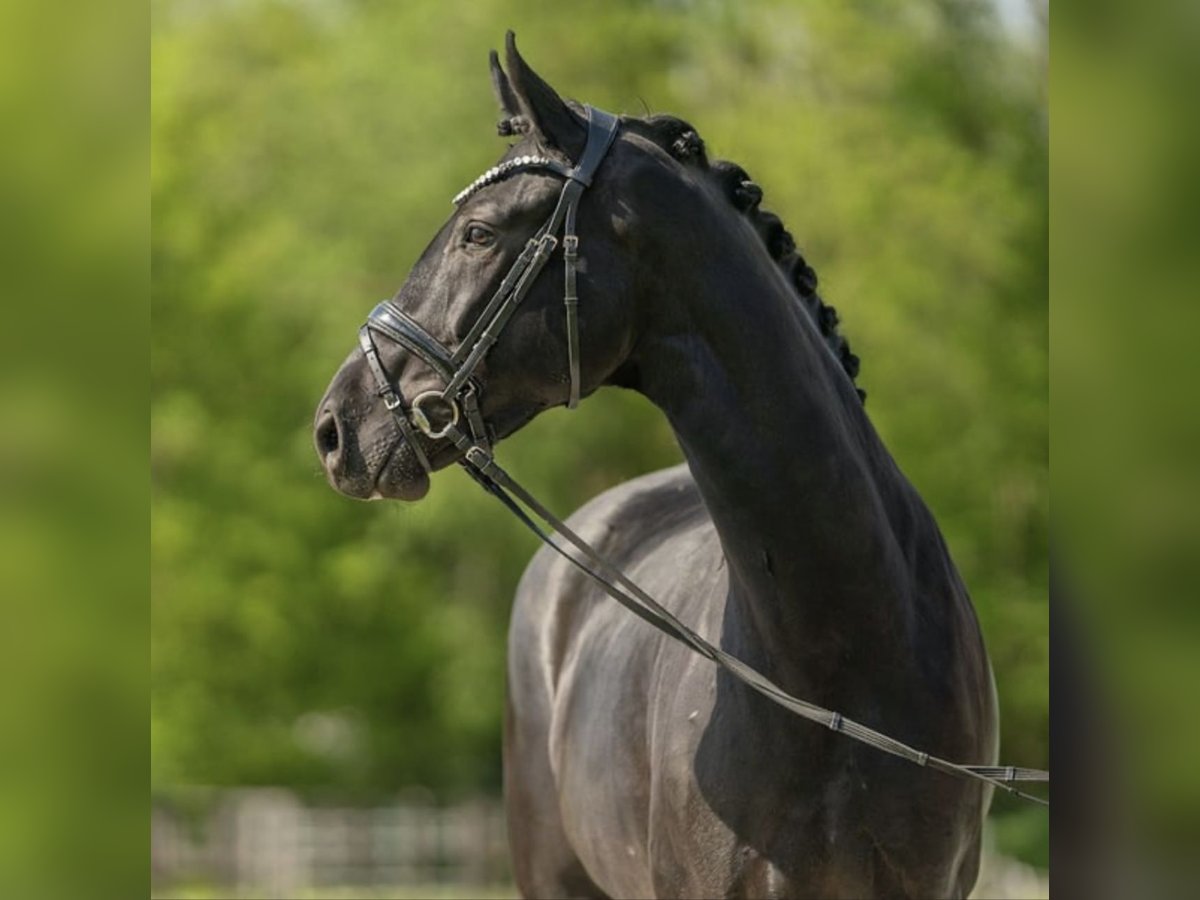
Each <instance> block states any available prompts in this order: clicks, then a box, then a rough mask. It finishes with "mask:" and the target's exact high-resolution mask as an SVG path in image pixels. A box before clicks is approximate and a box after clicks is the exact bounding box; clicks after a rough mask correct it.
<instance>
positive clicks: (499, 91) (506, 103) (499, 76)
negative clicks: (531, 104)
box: [488, 50, 521, 119]
mask: <svg viewBox="0 0 1200 900" xmlns="http://www.w3.org/2000/svg"><path fill="white" fill-rule="evenodd" d="M488 62H489V64H490V65H491V67H492V90H493V91H494V92H495V93H496V102H497V103H499V104H500V112H502V113H504V116H505V118H508V119H511V118H513V117H514V116H519V115H520V114H521V104H520V103H518V102H517V95H516V94H514V93H513V89H512V85H511V84H509V83H508V76H507V75H505V74H504V70H503V69H502V68H500V56H499V54H497V53H496V51H495V50H493V51H491V53H489V54H488Z"/></svg>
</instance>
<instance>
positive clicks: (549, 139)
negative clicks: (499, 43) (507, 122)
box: [504, 31, 587, 160]
mask: <svg viewBox="0 0 1200 900" xmlns="http://www.w3.org/2000/svg"><path fill="white" fill-rule="evenodd" d="M504 44H505V57H506V61H507V62H508V72H509V79H510V80H509V87H510V88H511V92H512V94H513V96H514V97H515V98H516V100H517V102H518V104H519V105H520V108H521V109H520V112H521V114H522V115H523V116H524V117H525V118H526V119H527V120H528V122H529V124H530V126H531V127H532V128H533V130H534V132H535V133H536V134H537V135H538V136H539V137H540V138H542V139H543V142H544V143H546V144H550V145H552V146H554V147H557V148H558V149H560V150H562V151H563V152H565V153H566V154H567V155H568V156H569V157H571V159H576V160H577V159H578V158H579V156H580V154H582V153H583V148H584V145H585V144H586V143H587V125H586V123H585V122H584V120H583V118H582V117H581V116H579V115H578V114H577V113H575V112H574V111H573V110H572V109H571V108H570V107H569V106H567V104H566V103H564V102H563V100H562V98H561V97H559V96H558V94H557V93H555V91H554V88H552V87H550V85H548V84H546V82H545V81H543V80H542V78H541V76H540V75H538V73H537V72H535V71H533V69H531V68H529V66H528V64H526V62H525V60H524V59H522V58H521V54H520V53H519V52H517V38H516V35H514V34H513V33H512V32H511V31H510V32H508V34H506V35H505V38H504Z"/></svg>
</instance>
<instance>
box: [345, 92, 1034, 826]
mask: <svg viewBox="0 0 1200 900" xmlns="http://www.w3.org/2000/svg"><path fill="white" fill-rule="evenodd" d="M586 110H587V116H588V136H587V145H586V146H585V147H584V151H583V155H582V157H580V160H579V164H578V165H576V166H575V167H573V168H572V167H569V166H566V165H563V164H562V163H560V162H558V161H557V160H553V159H550V158H548V157H544V156H519V157H516V158H515V159H511V160H508V161H507V162H504V163H501V164H500V165H498V166H496V167H494V168H492V169H489V170H488V171H487V172H485V173H484V174H483V175H481V176H480V177H479V178H477V179H475V181H474V182H472V183H471V184H470V185H469V186H468V187H467V188H466V189H465V190H463V191H462V192H461V193H459V194H458V196H456V197H455V198H454V203H455V204H456V205H458V204H461V203H463V202H464V201H465V200H466V199H467V198H469V197H470V196H472V195H473V194H474V193H475V192H476V191H479V190H481V189H482V188H484V187H486V186H487V185H489V184H492V183H494V182H496V181H499V180H500V179H502V178H505V177H507V176H508V175H510V174H512V173H514V172H521V171H529V170H534V169H541V170H548V171H551V172H554V173H555V174H557V175H560V176H561V177H563V178H564V179H566V183H565V184H564V185H563V188H562V192H561V193H560V194H559V196H558V203H557V204H556V205H555V207H554V212H553V213H551V215H550V218H549V219H547V220H546V223H545V224H544V225H543V226H542V227H541V228H540V229H538V231H537V232H536V233H535V234H534V236H533V237H532V238H530V239H529V242H528V243H527V244H526V245H525V249H524V250H523V251H522V252H521V255H520V256H519V257H517V260H516V262H514V263H513V265H512V268H510V269H509V270H508V274H507V275H505V276H504V279H503V280H502V281H501V282H500V286H499V287H498V288H497V289H496V292H495V293H494V294H493V295H492V297H491V299H490V300H489V301H488V303H487V306H485V307H484V310H483V312H482V313H480V315H479V318H478V319H477V320H476V321H475V324H474V325H472V326H471V330H470V331H469V332H468V334H467V336H466V338H464V339H463V342H462V343H461V344H460V345H459V347H458V349H457V350H451V349H450V348H448V347H447V346H446V345H445V344H443V343H442V342H441V341H439V340H437V339H436V338H434V337H433V336H432V335H431V334H429V332H427V331H426V330H425V329H424V328H423V327H422V326H421V325H420V324H419V323H418V322H417V321H416V320H414V319H413V318H412V317H411V316H409V315H408V314H407V313H406V312H404V310H402V309H400V308H399V307H398V306H397V305H396V304H395V303H393V302H392V301H390V300H385V301H383V302H382V303H380V304H379V305H378V306H376V307H375V309H373V310H372V311H371V314H370V316H368V318H367V321H366V323H365V324H364V325H363V326H362V328H360V329H359V332H358V341H359V345H360V346H361V348H362V351H363V355H364V356H365V357H366V360H367V364H368V365H369V366H370V368H371V372H372V374H373V375H374V377H375V381H376V383H377V386H378V392H379V396H380V397H382V398H383V402H384V404H385V405H386V406H387V408H388V410H390V411H391V413H392V416H393V418H394V420H395V422H396V424H397V426H398V427H399V429H400V432H401V435H402V436H403V438H404V440H405V441H406V442H407V443H408V445H409V447H410V448H411V449H412V451H413V453H414V454H415V455H416V457H417V460H418V461H419V462H420V464H421V466H422V468H424V469H425V471H426V472H427V473H428V472H431V471H432V467H431V466H430V463H429V458H428V456H427V455H426V454H425V451H424V450H423V449H422V448H421V445H420V442H419V440H418V438H417V436H416V434H415V431H420V432H421V433H422V434H424V435H425V436H426V437H428V438H430V439H431V440H443V439H444V440H449V441H450V442H452V443H453V444H454V445H455V446H456V447H457V448H458V449H459V450H461V451H462V453H463V457H462V459H461V465H462V466H463V468H464V469H466V471H467V472H468V474H470V475H471V477H472V478H474V479H475V481H477V482H478V483H479V484H481V485H482V486H483V487H484V488H485V489H486V490H487V491H488V492H489V493H491V494H493V495H494V496H496V497H497V498H499V500H500V501H501V502H502V503H503V504H504V505H505V506H506V507H507V508H508V509H509V510H510V511H511V512H512V513H513V514H514V515H515V516H516V517H517V518H518V519H520V521H521V522H522V523H523V524H524V525H525V526H526V527H527V528H529V529H530V530H532V531H533V532H534V533H535V534H536V535H537V536H538V537H539V538H540V539H541V540H542V541H544V542H545V543H546V544H547V545H549V546H550V547H551V548H552V549H553V550H554V551H555V552H557V553H559V554H560V555H562V556H563V557H564V558H565V559H566V560H567V561H568V562H570V563H571V564H572V565H573V566H575V567H576V568H578V569H579V570H581V571H582V572H584V573H585V574H587V575H588V576H589V577H590V578H592V579H593V580H594V581H595V582H596V583H597V584H598V585H599V586H600V587H601V588H602V589H603V590H604V591H605V592H606V593H607V594H609V596H611V597H613V598H614V599H615V600H617V602H619V603H620V604H621V605H622V606H624V607H625V608H626V609H628V610H630V611H631V612H633V613H634V614H635V615H637V616H639V617H640V618H642V619H644V620H645V621H646V622H648V623H650V624H651V625H653V626H654V627H655V628H657V629H658V630H659V631H661V632H663V633H664V634H666V635H667V636H669V637H671V638H673V639H674V640H676V641H678V642H680V643H681V644H683V645H684V646H686V647H688V648H689V649H691V650H692V651H694V652H696V653H698V654H699V655H701V656H703V657H705V658H706V659H709V660H711V661H712V662H713V663H715V664H716V665H718V666H720V667H721V668H723V669H725V670H726V671H727V672H728V673H729V674H730V675H732V676H733V677H734V678H736V679H737V680H738V681H740V682H742V683H743V684H745V685H746V686H747V687H749V688H751V689H753V690H755V691H757V692H759V693H760V694H762V695H764V696H766V697H767V698H769V699H770V700H772V701H774V702H775V703H777V704H778V705H780V706H782V707H783V708H785V709H787V710H790V711H791V712H793V713H795V714H796V715H798V716H801V717H802V718H805V719H808V720H810V721H812V722H816V723H819V724H821V725H824V726H826V727H827V728H829V729H831V730H832V731H836V732H838V733H840V734H844V735H846V736H847V737H849V738H852V739H854V740H856V741H858V742H859V743H862V744H866V745H868V746H871V747H874V748H875V749H877V750H881V751H883V752H885V753H888V754H891V755H892V756H898V757H900V758H902V759H907V760H909V761H910V762H913V763H915V764H917V765H919V766H925V767H928V768H931V769H937V770H938V771H941V772H944V773H946V774H949V775H953V776H956V777H958V778H966V779H971V780H974V781H979V782H983V783H985V784H989V785H991V786H992V787H994V788H998V789H1000V790H1003V791H1007V792H1009V793H1011V794H1014V795H1016V796H1018V797H1021V798H1022V799H1025V800H1030V801H1032V802H1034V803H1039V804H1042V805H1044V806H1049V805H1050V804H1049V802H1048V801H1046V800H1043V799H1042V798H1041V797H1036V796H1033V795H1031V794H1027V793H1024V792H1023V791H1020V790H1017V789H1016V788H1015V787H1013V784H1014V783H1015V782H1046V783H1048V782H1049V781H1050V773H1049V772H1046V771H1043V770H1040V769H1025V768H1018V767H1015V766H972V765H962V764H960V763H954V762H950V761H948V760H945V759H942V758H940V757H937V756H933V755H932V754H929V753H925V752H924V751H921V750H917V749H916V748H914V747H910V746H909V745H908V744H905V743H902V742H900V741H897V740H895V739H894V738H891V737H888V736H887V735H886V734H883V733H881V732H879V731H876V730H874V729H872V728H868V727H867V726H865V725H862V724H861V723H859V722H856V721H854V720H853V719H848V718H846V717H845V716H843V715H842V714H841V713H838V712H834V711H832V710H828V709H825V708H824V707H821V706H818V705H816V704H814V703H809V702H808V701H806V700H801V699H799V698H798V697H794V696H792V695H791V694H789V693H788V692H787V691H785V690H783V688H781V687H779V686H778V685H776V684H775V683H774V682H772V681H771V680H770V679H768V678H766V677H765V676H764V675H762V674H761V673H760V672H758V671H757V670H755V669H753V668H751V667H750V666H748V665H746V663H744V662H742V661H741V660H740V659H738V658H737V657H735V656H731V655H730V654H729V653H727V652H726V651H724V650H722V649H721V648H720V647H717V646H715V645H713V644H711V643H709V642H708V641H707V640H705V639H704V638H703V637H701V636H700V635H699V634H697V633H696V632H695V631H693V630H692V629H691V628H689V627H688V626H687V625H685V624H684V623H683V622H681V621H680V620H679V619H678V618H676V617H675V615H674V614H673V613H671V612H670V610H668V609H666V608H665V607H664V606H662V605H661V604H660V603H659V602H658V601H656V600H655V599H654V598H653V597H651V596H650V595H649V594H647V593H646V592H645V591H643V590H642V589H641V588H640V587H638V586H637V585H636V584H635V583H634V582H633V581H631V580H630V579H629V578H628V577H627V576H626V575H625V574H624V573H623V572H621V571H620V570H619V569H618V568H617V567H616V566H614V565H613V564H612V563H610V562H608V560H606V559H605V558H604V557H602V556H601V555H600V554H599V553H598V552H597V551H596V550H595V549H594V548H593V547H592V546H591V545H589V544H588V543H587V542H586V541H584V540H583V538H581V537H579V535H577V534H576V533H575V532H574V531H573V530H571V528H569V527H568V526H567V525H566V523H564V522H563V521H562V520H561V519H559V518H558V517H556V516H555V515H554V514H553V513H551V512H550V511H549V510H548V509H546V507H545V506H543V505H542V504H541V503H540V502H538V500H537V499H536V498H535V497H534V496H533V495H532V494H530V493H529V491H527V490H525V488H523V487H521V485H520V484H518V483H517V482H516V480H515V479H513V477H512V476H511V475H509V474H508V473H507V472H506V471H505V470H504V469H503V468H501V467H500V465H499V464H498V463H497V462H496V460H495V458H494V456H493V453H492V443H493V435H492V434H491V433H490V432H489V429H488V426H487V424H486V423H485V422H484V420H483V414H482V412H481V410H480V394H481V392H482V385H481V384H480V383H479V381H478V380H477V379H476V377H475V373H476V370H477V369H478V367H479V364H480V363H481V362H482V361H483V359H484V357H485V356H486V355H487V353H488V351H489V350H490V349H491V348H492V346H493V345H494V344H495V343H496V340H497V338H499V336H500V333H501V332H502V331H503V329H504V326H505V325H506V324H508V321H509V320H510V319H511V317H512V315H513V313H514V312H515V311H516V308H517V306H518V305H519V304H520V302H521V301H522V300H523V299H524V298H525V295H526V294H527V293H529V289H530V288H531V287H532V285H533V282H534V280H535V279H536V278H537V276H538V274H539V273H540V272H541V270H542V268H543V267H544V266H545V264H546V262H547V260H549V258H550V255H551V254H552V253H553V252H554V250H555V248H556V247H557V245H558V237H557V234H558V230H559V228H560V227H561V228H562V229H563V237H562V245H563V262H564V269H565V277H564V297H563V302H564V304H565V306H566V320H567V359H568V363H567V364H568V369H569V372H570V392H569V394H568V397H567V402H566V405H567V407H568V408H573V407H575V406H576V404H578V402H579V390H580V385H579V321H578V315H577V308H578V302H579V301H578V297H577V296H576V285H575V273H576V268H577V264H578V253H579V237H578V235H577V234H576V233H575V218H576V213H577V211H578V207H579V199H580V197H581V196H582V195H583V192H584V190H585V189H586V188H587V187H588V186H590V185H591V183H592V179H593V177H594V176H595V174H596V170H597V169H598V168H599V166H600V163H601V162H603V160H604V157H605V155H606V154H607V153H608V149H609V147H611V146H612V142H613V140H614V139H615V137H616V134H617V129H618V127H619V121H618V119H617V117H616V116H614V115H612V114H610V113H606V112H604V111H602V110H599V109H596V108H594V107H590V106H589V107H586ZM375 334H381V335H383V336H385V337H387V338H389V339H390V340H393V341H395V342H396V343H398V344H400V345H401V346H403V347H404V348H405V349H407V350H408V351H409V352H411V353H412V354H414V355H415V356H417V357H418V358H419V359H421V360H422V361H423V362H424V363H425V364H426V365H428V366H429V367H430V368H431V369H433V370H434V371H435V372H436V373H437V374H438V376H439V377H440V378H441V379H442V380H443V381H444V382H445V387H444V388H442V389H441V390H440V391H439V390H431V391H424V392H423V393H420V394H418V395H417V396H416V397H414V398H413V400H412V403H411V405H410V406H409V408H408V409H407V410H406V409H405V408H404V399H403V397H402V396H401V394H400V392H399V391H398V390H397V388H396V387H395V386H394V385H393V384H392V380H391V379H390V378H389V377H388V375H387V370H386V369H385V368H384V365H383V362H382V360H381V359H380V356H379V350H378V349H377V348H376V346H375V340H374V337H373V335H375ZM435 403H436V404H440V405H441V407H442V409H441V415H440V416H439V417H437V418H440V419H441V420H442V421H441V423H440V424H435V422H434V416H433V414H432V408H433V406H432V405H433V404H435ZM427 407H428V409H427ZM462 419H465V420H466V428H467V430H466V431H464V430H463V429H462V428H461V427H460V422H461V420H462ZM518 501H519V502H518ZM527 509H528V510H531V511H532V512H533V514H534V515H535V516H537V517H538V518H539V519H541V520H542V521H543V522H544V523H546V525H548V526H549V528H550V530H552V531H554V532H556V533H557V534H559V535H561V536H562V537H563V538H565V539H566V541H567V542H568V543H569V544H570V545H571V546H572V547H574V548H575V550H576V551H577V554H576V553H571V552H570V551H568V550H567V548H566V547H564V546H563V545H561V544H559V543H558V542H556V541H555V540H554V539H553V538H552V537H551V536H550V534H549V533H547V531H546V530H545V529H543V528H542V527H541V526H539V525H538V524H537V523H536V522H535V521H534V519H533V518H532V517H531V516H530V515H529V513H527V512H526V510H527Z"/></svg>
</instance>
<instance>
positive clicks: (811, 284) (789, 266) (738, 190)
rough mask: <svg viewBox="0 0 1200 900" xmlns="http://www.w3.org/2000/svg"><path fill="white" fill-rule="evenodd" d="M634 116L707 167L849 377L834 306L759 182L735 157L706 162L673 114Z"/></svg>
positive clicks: (853, 361) (671, 149)
mask: <svg viewBox="0 0 1200 900" xmlns="http://www.w3.org/2000/svg"><path fill="white" fill-rule="evenodd" d="M635 121H637V122H640V123H641V124H643V125H645V126H647V127H648V128H649V130H650V136H651V137H653V138H654V139H655V141H656V143H658V144H659V145H660V146H662V147H663V149H664V150H666V151H667V152H668V153H670V154H671V155H672V156H673V157H675V159H677V160H679V161H680V162H682V163H684V164H687V165H694V166H696V167H697V168H699V169H701V170H702V171H705V172H707V173H708V174H709V176H710V177H711V178H712V179H713V180H714V181H715V183H716V184H717V185H718V187H719V188H720V189H721V193H722V194H723V195H724V196H725V197H726V198H727V199H728V200H729V202H730V203H731V204H733V206H734V207H735V208H736V209H737V210H738V211H739V212H741V213H742V214H743V215H744V216H746V217H747V218H748V219H749V220H750V224H751V225H753V226H754V230H755V231H756V232H757V233H758V236H759V237H760V238H761V239H762V242H763V244H764V245H765V246H766V248H767V252H768V253H770V254H771V259H773V260H775V264H776V265H778V266H779V268H780V269H782V270H783V273H784V274H785V275H786V276H787V279H788V282H789V283H790V284H791V285H792V286H793V287H794V288H795V289H796V293H797V294H798V295H799V297H800V300H801V303H802V304H803V306H804V308H805V309H806V310H807V311H808V314H809V315H810V316H811V317H812V320H813V322H814V323H815V324H816V326H817V329H818V330H819V331H820V332H821V336H822V337H823V338H824V339H825V343H826V344H827V345H828V347H829V349H830V350H831V351H833V355H834V356H835V357H837V360H838V361H839V362H840V363H841V364H842V368H843V369H844V370H845V371H846V374H847V375H849V376H850V380H851V381H852V382H853V381H854V379H855V378H856V377H857V375H858V368H859V360H858V357H857V356H856V355H855V354H854V353H852V352H851V351H850V343H849V341H847V340H846V339H845V338H844V337H842V335H841V334H839V333H838V314H837V310H836V309H834V308H833V307H832V306H830V305H829V304H828V303H826V302H825V301H824V300H822V299H821V295H820V294H818V293H817V273H816V272H814V271H813V269H812V267H811V266H810V265H809V264H808V263H807V262H806V261H805V259H804V257H803V255H801V253H800V250H799V248H798V247H797V246H796V242H795V240H794V239H793V238H792V235H791V234H790V233H789V232H788V230H787V229H786V228H784V226H783V222H782V221H780V219H779V216H777V215H775V214H774V213H772V212H767V211H766V210H763V209H761V208H760V207H759V204H760V203H761V202H762V197H763V193H762V188H760V187H759V186H758V185H757V184H755V183H754V181H753V180H751V178H750V176H749V175H748V174H747V173H746V170H745V169H743V168H742V167H741V166H739V165H738V164H737V163H732V162H728V161H725V160H717V161H716V162H714V163H712V164H711V165H710V164H709V161H708V157H707V155H706V153H705V150H704V141H703V140H702V139H701V138H700V136H699V135H698V134H696V132H695V130H694V129H693V128H692V127H691V126H690V125H689V124H688V123H687V122H684V121H683V120H682V119H677V118H675V117H674V116H648V117H646V118H644V119H640V120H635ZM855 390H857V391H858V396H859V398H860V399H861V400H862V401H864V402H865V401H866V399H867V394H866V391H864V390H862V388H859V387H858V386H857V385H855Z"/></svg>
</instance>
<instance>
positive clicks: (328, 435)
mask: <svg viewBox="0 0 1200 900" xmlns="http://www.w3.org/2000/svg"><path fill="white" fill-rule="evenodd" d="M338 432H339V429H338V420H337V416H336V415H335V414H334V413H332V412H327V413H325V415H323V416H322V417H321V421H320V422H318V423H317V452H318V453H320V454H321V459H323V460H324V459H328V458H329V457H330V456H332V455H333V454H334V453H336V452H337V450H338V447H340V446H341V436H340V434H339V433H338Z"/></svg>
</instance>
